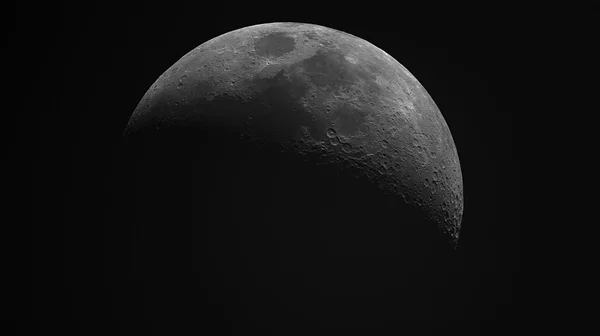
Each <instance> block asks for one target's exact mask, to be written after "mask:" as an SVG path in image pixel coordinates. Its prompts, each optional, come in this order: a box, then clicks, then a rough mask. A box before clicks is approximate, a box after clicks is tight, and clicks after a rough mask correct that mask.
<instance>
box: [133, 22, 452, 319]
mask: <svg viewBox="0 0 600 336" xmlns="http://www.w3.org/2000/svg"><path fill="white" fill-rule="evenodd" d="M398 56H401V55H398ZM125 134H126V135H127V136H128V137H133V138H135V137H136V136H139V137H142V135H143V136H144V137H154V142H153V143H155V144H158V145H157V146H167V144H168V146H171V147H169V148H171V149H172V152H173V153H175V152H176V153H177V154H178V155H180V156H184V157H186V158H189V159H190V162H194V163H193V164H192V165H190V166H189V167H186V168H185V169H183V168H182V171H184V170H185V171H186V172H188V173H190V174H191V175H192V177H191V178H190V180H189V186H187V187H186V188H190V189H194V190H196V191H194V190H192V191H190V195H194V196H193V197H196V200H195V201H194V202H192V203H193V204H196V205H197V207H198V209H195V210H194V209H192V210H189V211H191V212H194V213H195V215H194V216H195V217H194V218H202V222H203V223H205V224H203V225H205V226H206V223H210V224H208V226H209V227H208V228H206V227H203V228H202V229H197V232H199V233H197V235H198V236H199V237H207V236H210V237H213V238H210V239H209V238H201V239H200V238H199V239H200V240H202V239H204V240H203V241H204V242H206V244H208V245H210V246H213V247H211V249H212V250H211V251H221V252H222V253H224V254H229V255H233V254H234V253H233V252H231V251H232V249H237V250H238V252H239V254H240V255H243V256H244V257H243V258H245V259H244V260H246V261H247V265H248V266H246V267H247V268H248V269H251V270H252V272H255V273H257V274H278V275H277V277H276V278H277V279H279V280H278V281H277V283H278V284H279V285H269V284H272V282H273V281H275V280H272V279H273V277H267V276H264V275H258V276H257V280H256V282H257V283H260V284H262V285H257V286H259V287H260V286H262V287H264V288H278V289H272V291H276V292H278V293H279V294H277V295H275V296H276V297H279V298H280V300H284V301H285V300H291V301H293V300H294V299H293V298H292V297H296V300H300V301H302V300H304V299H302V297H303V294H293V293H292V292H291V291H289V290H285V289H283V288H284V287H285V286H284V285H281V284H282V283H285V284H287V285H289V286H303V288H313V289H314V288H318V290H316V292H319V293H329V294H327V296H328V297H329V296H334V297H347V296H361V297H380V296H385V293H386V290H388V291H392V292H394V289H393V288H396V285H395V284H397V283H399V282H402V280H400V278H399V277H397V276H395V275H391V274H392V273H389V272H394V270H398V269H408V268H410V267H413V266H414V264H418V261H415V260H420V258H421V257H420V255H422V254H427V253H428V252H427V251H429V250H431V249H434V248H436V247H434V245H435V244H442V245H444V244H445V245H447V246H450V249H449V251H451V250H452V248H455V247H456V244H457V243H458V238H459V231H460V226H461V220H462V214H463V181H462V175H461V169H460V163H459V159H458V154H457V150H456V147H455V144H454V141H453V139H452V135H451V133H450V130H449V128H448V125H447V124H446V122H445V120H444V118H443V116H442V114H441V112H440V110H439V109H438V107H437V106H436V104H435V103H434V101H433V99H432V98H431V97H430V96H429V94H428V93H427V92H426V90H425V88H423V86H422V85H421V84H420V83H419V82H418V80H417V79H416V78H415V77H414V76H413V75H412V74H411V73H410V72H409V71H408V70H407V69H406V68H405V67H404V66H402V65H401V64H400V63H399V62H398V61H396V60H395V59H394V58H393V57H391V56H390V55H388V54H387V53H386V52H385V51H383V50H381V49H379V48H378V47H376V46H374V45H373V44H371V43H369V42H367V41H365V40H362V39H360V38H358V37H355V36H352V35H350V34H347V33H344V32H340V31H337V30H334V29H329V28H326V27H322V26H317V25H311V24H298V23H271V24H260V25H255V26H250V27H246V28H242V29H238V30H235V31H231V32H229V33H226V34H223V35H221V36H218V37H216V38H214V39H212V40H210V41H207V42H205V43H203V44H202V45H200V46H198V47H197V48H195V49H193V50H192V51H190V52H189V53H187V54H186V55H185V56H183V57H182V58H181V59H180V60H178V61H177V62H176V63H175V64H173V65H172V66H171V67H170V68H169V69H168V70H167V71H165V72H164V73H163V74H162V75H161V76H160V77H159V78H158V79H157V80H156V82H155V83H154V84H153V85H152V86H151V87H150V89H149V90H148V91H147V92H146V94H145V95H144V96H143V98H142V99H141V101H140V102H139V104H138V106H137V108H136V109H135V111H134V113H133V115H132V116H131V119H130V120H129V123H128V125H127V129H126V132H125ZM156 139H160V140H156ZM171 149H167V150H166V151H167V152H168V151H170V150H171ZM192 167H193V168H192ZM176 170H177V169H176V168H173V167H172V168H170V172H171V174H172V171H176ZM163 178H164V176H163ZM148 183H152V182H151V181H149V182H148ZM208 204H210V206H209V205H208ZM203 206H206V208H203ZM209 207H210V208H211V209H217V208H218V209H220V210H222V212H220V215H218V216H217V218H215V212H217V211H216V210H214V211H212V210H210V211H209V210H208V209H207V208H209ZM202 209H205V210H202ZM204 211H206V212H204ZM208 213H210V218H209V215H208ZM223 223H236V224H235V227H236V231H235V233H231V232H230V231H228V229H224V228H223V227H220V225H226V224H223ZM227 235H229V236H230V237H234V238H231V239H233V240H235V241H236V243H235V244H233V243H230V242H229V243H228V242H227V238H224V237H223V236H227ZM217 242H218V243H217ZM258 242H260V243H258ZM259 245H260V246H259ZM225 246H227V247H225ZM233 246H235V248H234V247H233ZM436 246H437V245H436ZM207 249H208V248H207ZM274 251H277V253H274ZM221 252H212V253H213V254H215V255H218V254H219V253H221ZM273 255H277V256H278V257H273ZM223 258H225V257H223ZM228 258H229V257H228ZM232 258H233V257H231V258H229V259H227V260H228V261H229V262H230V261H231V260H232ZM369 258H371V259H369ZM382 258H392V259H385V260H388V261H386V262H383V261H382V260H384V259H382ZM394 258H395V259H394ZM423 258H424V257H423ZM238 259H239V258H238ZM223 260H225V259H223ZM236 260H237V259H236ZM369 260H371V261H369ZM223 262H225V261H223ZM382 263H383V264H382ZM377 265H380V266H381V265H384V266H382V267H383V268H386V269H387V270H382V269H381V268H377V267H378V266H377ZM411 265H412V266H411ZM259 270H263V271H264V272H263V273H260V271H259ZM232 272H233V271H232ZM359 272H362V273H363V274H364V273H369V274H372V275H373V277H376V278H377V277H378V278H379V279H380V280H365V279H366V278H364V275H363V276H361V279H363V280H361V281H362V282H360V283H361V284H363V285H360V284H358V280H351V279H358V278H359V276H358V275H357V274H358V273H359ZM386 272H387V273H386ZM290 274H296V275H298V274H302V276H301V277H300V278H301V279H302V280H298V279H297V278H295V279H296V280H292V278H293V276H292V275H290ZM393 274H396V273H393ZM286 279H287V280H286ZM353 281H355V282H353ZM287 285H286V286H287ZM398 286H399V287H401V286H400V285H398ZM314 292H315V291H313V293H314ZM286 293H287V294H286ZM394 293H395V292H394ZM315 295H317V294H315ZM309 296H310V295H308V294H307V295H306V296H304V297H309ZM286 297H287V298H288V299H281V298H286ZM319 297H320V296H319ZM285 302H287V301H285ZM305 304H306V303H305ZM340 305H341V304H340ZM300 306H302V305H300ZM321 306H322V307H328V305H327V304H326V303H322V304H321ZM349 306H351V305H349ZM340 307H341V306H340ZM340 307H338V308H340ZM319 309H327V308H314V309H313V310H312V311H313V312H316V311H318V310H319ZM362 316H366V315H364V314H363V315H362Z"/></svg>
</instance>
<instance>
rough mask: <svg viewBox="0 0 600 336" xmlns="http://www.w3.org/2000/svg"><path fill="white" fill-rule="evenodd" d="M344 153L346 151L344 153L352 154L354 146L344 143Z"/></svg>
mask: <svg viewBox="0 0 600 336" xmlns="http://www.w3.org/2000/svg"><path fill="white" fill-rule="evenodd" d="M342 151H344V153H346V154H349V153H350V152H352V145H350V144H349V143H347V142H346V143H343V144H342Z"/></svg>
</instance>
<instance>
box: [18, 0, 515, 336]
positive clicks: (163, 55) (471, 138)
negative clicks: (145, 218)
mask: <svg viewBox="0 0 600 336" xmlns="http://www.w3.org/2000/svg"><path fill="white" fill-rule="evenodd" d="M151 4H153V3H152V2H148V4H147V5H146V6H144V7H143V8H136V7H131V6H130V7H115V8H108V7H103V6H100V5H97V6H90V5H85V6H84V7H80V8H78V7H65V8H55V7H52V8H37V9H36V10H35V11H31V10H30V9H28V8H25V7H21V8H20V9H18V11H17V14H18V16H17V28H18V33H19V35H17V38H16V39H15V42H16V43H17V46H18V47H20V50H26V51H27V55H24V59H25V60H26V62H27V65H26V67H27V71H26V73H27V76H30V78H31V79H30V80H27V81H26V83H27V84H26V86H25V88H26V90H25V95H26V99H25V101H24V103H25V104H27V106H31V108H32V110H33V111H34V113H30V114H28V115H25V116H23V118H25V119H26V120H23V123H22V124H24V125H30V128H29V129H32V130H33V131H34V135H35V136H34V137H33V142H32V146H33V147H32V148H33V150H34V153H36V154H35V155H34V156H33V160H32V172H33V176H32V180H31V182H32V187H33V193H32V197H33V199H32V201H33V202H32V204H33V205H34V206H36V208H37V209H38V210H37V211H35V212H34V213H33V215H32V216H33V231H32V233H33V236H32V244H33V246H32V251H33V260H32V270H33V273H32V277H33V284H34V286H33V288H32V290H31V293H32V318H33V320H34V321H37V322H36V324H34V325H33V327H34V328H38V329H36V330H39V331H41V332H44V333H47V331H48V330H53V328H65V326H69V327H66V328H67V329H72V330H71V331H73V334H82V335H83V334H85V335H91V334H98V335H100V334H105V332H99V330H100V329H102V330H105V331H110V332H111V334H119V332H121V333H122V334H128V333H127V331H128V330H132V329H131V328H133V326H134V325H135V324H134V322H131V321H129V322H123V323H120V324H119V323H116V322H110V318H111V316H112V315H111V314H112V313H111V312H112V311H113V310H115V309H118V308H115V307H114V305H115V303H114V302H115V301H114V300H112V299H111V295H115V292H116V291H118V290H124V289H118V290H117V289H115V290H113V289H111V288H107V286H106V285H105V284H106V283H107V280H106V279H107V278H110V277H116V276H120V275H122V274H121V273H119V272H122V273H123V274H129V273H128V272H129V271H128V268H127V267H130V265H129V264H127V263H125V262H123V265H119V266H118V267H117V268H114V267H113V268H110V267H108V268H110V269H111V270H112V271H111V272H112V273H111V274H107V273H106V272H105V270H106V269H107V266H106V265H105V263H106V260H107V258H108V259H110V258H113V259H115V256H114V255H111V256H108V257H107V252H105V251H106V246H107V244H116V245H117V247H116V249H117V250H119V251H129V250H128V247H127V246H128V239H129V238H128V237H129V236H127V234H128V231H127V230H126V229H123V230H118V229H110V230H114V232H113V233H114V234H115V235H119V234H122V235H124V238H121V239H119V238H110V239H108V238H106V237H107V235H108V233H107V230H108V229H107V228H106V227H107V225H109V224H107V223H106V221H107V219H106V218H108V215H107V213H108V214H110V215H113V214H114V212H115V210H114V209H113V208H114V207H116V205H115V204H116V203H119V202H124V200H125V199H126V198H123V197H121V196H119V195H115V193H118V192H125V190H126V189H123V190H120V191H115V190H114V189H111V188H113V187H114V186H115V185H116V184H123V183H127V181H126V180H125V179H124V178H123V176H124V175H127V174H135V171H130V169H132V168H131V167H130V166H127V165H126V164H123V163H122V162H121V161H120V159H122V156H123V153H121V152H120V149H119V148H120V144H121V141H122V139H121V133H122V132H123V130H124V127H125V125H126V123H127V120H128V118H129V116H130V114H131V113H132V111H133V110H134V108H135V107H136V105H137V103H138V102H139V100H140V99H141V97H142V96H143V95H144V93H145V92H146V90H147V89H148V88H149V87H150V85H151V84H152V83H153V82H154V81H155V80H156V79H157V78H158V76H160V75H161V74H162V73H163V72H164V71H165V70H166V69H167V68H169V67H170V66H171V65H172V64H173V63H174V62H175V61H177V60H178V59H179V58H180V57H181V56H183V55H184V54H185V53H187V52H188V51H189V50H191V49H193V48H194V47H196V46H198V45H199V44H201V43H203V42H204V41H206V40H208V39H210V38H212V37H215V36H218V35H220V34H223V33H225V32H228V31H230V30H233V29H237V28H241V27H244V26H248V25H252V24H258V23H265V22H273V21H293V22H308V23H315V24H320V25H324V26H327V27H331V28H335V29H338V30H341V31H345V32H348V33H351V34H353V35H356V36H358V37H361V38H363V39H365V40H367V41H369V42H371V43H373V44H375V45H376V46H378V47H380V48H381V49H383V50H385V51H386V52H387V53H389V54H390V55H392V56H393V57H394V58H396V59H397V60H398V61H399V62H400V63H402V64H403V65H404V66H405V67H406V68H408V69H409V71H411V73H412V74H414V75H415V76H416V78H417V79H418V80H419V81H420V83H421V84H422V85H423V86H424V87H425V88H426V90H427V91H428V92H429V94H430V95H431V96H432V98H433V99H434V101H435V102H436V104H437V105H438V107H439V108H440V110H441V111H442V114H443V115H444V118H445V119H446V121H447V123H448V125H449V127H450V130H451V132H452V135H453V138H454V141H455V143H456V146H457V149H458V153H459V158H460V162H461V167H462V173H463V179H464V195H465V210H464V217H463V229H462V231H461V238H460V243H459V247H458V249H457V251H456V257H455V261H454V262H455V263H456V269H457V274H458V275H456V277H455V278H454V279H453V280H452V281H451V283H450V282H449V283H448V287H449V288H448V291H450V292H453V294H448V298H449V299H451V300H453V301H452V303H448V304H447V307H452V311H450V312H448V317H447V319H448V321H449V322H448V323H447V325H446V326H445V328H450V329H453V328H455V329H456V330H461V331H466V333H467V334H481V335H489V334H501V333H504V332H505V331H508V330H511V328H512V327H515V326H517V324H518V323H519V321H520V320H521V315H520V314H521V309H520V302H521V301H520V300H521V293H520V289H519V288H520V287H519V286H520V281H521V280H520V279H521V266H520V258H519V255H520V240H519V233H520V208H519V207H520V191H519V188H520V180H519V174H520V173H519V169H520V159H521V158H520V155H521V154H520V150H519V149H518V143H517V128H516V126H515V121H514V117H515V116H514V112H515V111H516V110H517V108H518V106H516V105H518V101H519V97H516V99H515V97H514V95H516V94H517V93H516V92H518V91H516V90H515V89H514V85H517V84H515V80H514V76H515V70H514V65H515V63H516V62H517V61H516V58H517V57H518V55H517V54H516V53H515V50H518V47H517V46H516V45H514V44H515V41H516V39H515V38H514V35H515V34H516V32H515V29H514V28H511V26H510V22H512V20H511V18H510V17H506V16H503V18H502V19H498V18H495V17H492V15H491V14H489V13H486V12H482V13H481V15H479V16H476V17H473V16H470V15H466V14H460V11H458V10H456V11H457V13H452V14H450V13H446V12H444V11H440V12H438V13H437V14H429V13H426V12H419V13H412V12H411V13H408V12H407V13H399V12H398V10H395V11H396V13H389V14H386V13H383V14H381V13H378V14H377V15H375V11H368V10H359V9H356V10H347V9H344V10H340V11H333V10H330V11H316V10H315V11H312V10H311V11H309V10H304V11H301V12H297V13H295V14H289V13H287V12H286V11H284V10H283V9H282V10H280V12H281V13H283V14H277V13H278V11H277V10H275V11H273V12H272V14H266V12H265V13H262V14H261V12H260V11H259V10H258V9H247V10H246V9H239V8H238V9H237V10H236V11H235V14H233V13H231V11H233V10H234V8H219V7H218V6H217V7H211V8H208V7H205V6H201V5H196V6H190V7H176V5H174V4H171V3H169V2H162V3H161V5H160V6H155V5H151ZM257 6H262V5H259V4H257ZM282 6H284V7H287V6H291V5H289V4H288V3H283V4H282ZM230 7H235V6H234V5H231V6H230ZM315 12H318V14H317V13H315ZM379 12H380V11H379ZM384 12H385V11H384ZM244 13H249V14H247V15H244ZM381 15H383V16H381ZM31 140H32V138H29V139H28V140H27V141H28V142H31ZM128 169H129V170H128ZM116 170H117V171H119V172H120V173H115V171H116ZM115 199H116V201H115ZM117 216H118V215H117ZM51 218H52V220H51ZM50 222H53V223H56V224H55V225H52V226H50V224H49V223H50ZM124 258H125V257H124ZM113 259H110V260H113ZM128 265H129V266H128ZM131 286H132V287H131V288H133V287H134V285H131ZM128 288H129V287H128ZM119 293H121V292H119ZM132 305H133V306H135V304H132ZM134 315H135V314H134ZM70 319H75V320H77V321H78V322H77V323H70V322H69V321H70ZM133 320H134V319H133V318H132V321H133ZM128 323H129V324H128ZM98 324H101V325H103V327H102V328H100V327H98V328H97V326H98ZM438 327H439V326H438ZM439 328H442V327H439ZM442 329H443V328H442ZM436 330H438V331H439V330H441V329H436ZM41 332H40V334H41ZM432 333H434V334H435V330H433V331H432Z"/></svg>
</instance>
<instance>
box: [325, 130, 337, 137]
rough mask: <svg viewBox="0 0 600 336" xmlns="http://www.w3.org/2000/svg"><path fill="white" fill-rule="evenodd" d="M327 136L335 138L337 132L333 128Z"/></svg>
mask: <svg viewBox="0 0 600 336" xmlns="http://www.w3.org/2000/svg"><path fill="white" fill-rule="evenodd" d="M325 133H326V134H327V137H328V138H335V135H336V132H335V130H334V129H333V128H328V129H327V132H325Z"/></svg>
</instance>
